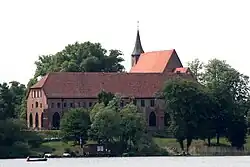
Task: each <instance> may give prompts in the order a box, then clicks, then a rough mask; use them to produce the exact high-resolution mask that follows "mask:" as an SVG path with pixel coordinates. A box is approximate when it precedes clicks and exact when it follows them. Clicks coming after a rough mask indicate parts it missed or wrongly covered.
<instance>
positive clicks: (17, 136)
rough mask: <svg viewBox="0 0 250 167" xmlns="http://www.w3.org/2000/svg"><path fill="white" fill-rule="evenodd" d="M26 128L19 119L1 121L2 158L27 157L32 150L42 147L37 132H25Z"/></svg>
mask: <svg viewBox="0 0 250 167" xmlns="http://www.w3.org/2000/svg"><path fill="white" fill-rule="evenodd" d="M25 128H26V126H25V125H24V124H23V122H22V121H20V120H18V119H13V118H7V119H5V120H0V158H16V157H27V156H28V155H30V148H32V147H35V146H36V147H37V146H39V145H40V143H41V141H42V140H41V138H40V137H39V136H38V135H37V134H36V133H35V132H28V131H24V129H25Z"/></svg>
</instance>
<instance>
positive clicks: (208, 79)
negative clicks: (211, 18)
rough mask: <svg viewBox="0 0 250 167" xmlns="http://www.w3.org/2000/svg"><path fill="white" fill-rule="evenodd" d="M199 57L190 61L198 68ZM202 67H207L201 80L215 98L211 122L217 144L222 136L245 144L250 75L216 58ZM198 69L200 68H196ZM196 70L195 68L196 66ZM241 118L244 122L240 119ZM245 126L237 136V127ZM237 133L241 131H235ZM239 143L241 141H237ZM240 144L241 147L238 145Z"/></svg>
mask: <svg viewBox="0 0 250 167" xmlns="http://www.w3.org/2000/svg"><path fill="white" fill-rule="evenodd" d="M199 62H200V61H199V60H198V59H197V60H195V61H193V62H192V63H190V64H189V65H190V67H191V68H193V67H198V65H197V64H199ZM200 67H201V68H199V69H200V70H203V71H204V72H203V73H202V77H201V79H200V80H199V82H200V83H201V84H203V85H204V86H205V87H206V88H207V89H208V92H209V93H210V94H211V95H212V98H213V105H211V106H212V108H213V110H212V111H213V117H212V119H211V122H212V123H213V125H214V129H215V131H216V135H217V144H219V139H220V137H221V136H224V135H226V136H228V139H229V141H230V142H231V144H232V145H234V146H236V145H238V144H239V145H241V146H242V145H243V144H244V141H245V139H244V138H245V134H244V133H245V131H246V130H245V124H246V121H244V120H245V119H243V117H245V116H246V115H247V113H248V111H249V107H250V101H249V88H250V87H249V77H248V76H245V75H244V74H241V73H239V72H238V71H237V70H235V69H234V68H232V67H231V66H230V65H229V64H227V63H226V61H221V60H218V59H212V60H210V61H208V63H207V64H206V65H204V66H203V65H202V66H200ZM196 69H197V68H196ZM193 70H194V71H195V68H193ZM239 121H241V122H239ZM237 127H241V128H242V129H241V130H239V131H238V132H239V133H241V135H239V138H241V139H239V138H237V139H236V138H235V137H233V136H234V135H233V133H234V132H233V129H236V128H237ZM235 134H237V133H236V132H235ZM235 142H236V143H238V144H235ZM237 147H239V146H237Z"/></svg>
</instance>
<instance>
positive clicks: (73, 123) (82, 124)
mask: <svg viewBox="0 0 250 167" xmlns="http://www.w3.org/2000/svg"><path fill="white" fill-rule="evenodd" d="M90 124H91V123H90V118H89V113H88V112H87V111H86V110H85V109H83V108H75V109H71V110H69V111H67V112H66V113H65V115H64V116H63V118H62V120H61V133H62V136H63V138H64V139H66V140H72V139H73V140H75V141H78V140H79V139H80V137H81V138H82V140H83V141H86V140H87V139H88V130H89V128H90Z"/></svg>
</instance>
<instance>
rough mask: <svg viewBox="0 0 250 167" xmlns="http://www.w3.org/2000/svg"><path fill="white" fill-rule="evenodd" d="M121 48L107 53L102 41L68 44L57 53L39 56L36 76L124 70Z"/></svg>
mask: <svg viewBox="0 0 250 167" xmlns="http://www.w3.org/2000/svg"><path fill="white" fill-rule="evenodd" d="M121 55H122V52H121V51H119V50H110V51H109V54H107V50H105V49H104V48H103V47H102V46H101V44H100V43H91V42H84V43H78V42H76V43H74V44H69V45H67V46H66V47H65V48H64V49H63V50H62V51H60V52H57V53H56V54H55V55H43V56H39V59H38V60H37V61H36V62H35V64H36V72H35V76H34V78H37V77H39V76H44V75H46V74H47V73H49V72H59V71H65V72H117V71H123V70H124V67H123V66H122V65H121V64H120V63H121V62H122V61H124V60H123V58H121V57H120V56H121Z"/></svg>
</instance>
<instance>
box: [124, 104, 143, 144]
mask: <svg viewBox="0 0 250 167" xmlns="http://www.w3.org/2000/svg"><path fill="white" fill-rule="evenodd" d="M120 117H121V122H120V128H121V141H122V142H123V145H124V148H125V149H127V147H128V146H127V144H128V143H129V147H131V142H133V144H134V145H135V146H137V145H138V144H137V143H139V141H140V140H141V139H142V136H143V135H144V134H145V132H146V128H145V127H146V121H145V119H144V117H143V115H142V113H140V112H139V111H138V108H137V107H136V106H135V105H133V104H132V103H130V104H127V105H126V106H125V107H124V108H123V109H121V111H120Z"/></svg>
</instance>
